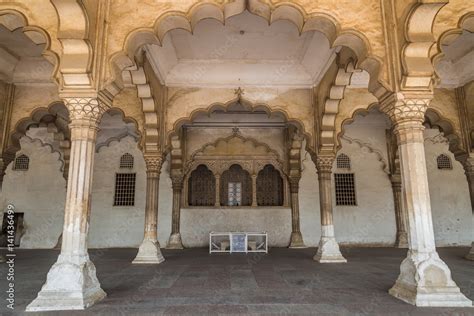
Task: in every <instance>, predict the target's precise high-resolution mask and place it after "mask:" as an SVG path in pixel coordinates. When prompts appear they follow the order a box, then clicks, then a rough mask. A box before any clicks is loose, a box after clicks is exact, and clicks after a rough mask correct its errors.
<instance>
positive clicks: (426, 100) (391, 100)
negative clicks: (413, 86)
mask: <svg viewBox="0 0 474 316" xmlns="http://www.w3.org/2000/svg"><path fill="white" fill-rule="evenodd" d="M432 99H433V95H432V94H431V93H425V94H413V95H411V94H403V93H394V94H392V95H391V96H389V97H387V98H385V99H384V100H383V101H382V102H381V103H380V105H381V107H380V109H381V110H382V111H383V112H384V113H385V114H387V115H388V116H389V118H390V119H391V120H392V122H393V123H394V124H395V125H397V124H401V123H404V122H413V121H415V122H419V123H423V121H424V120H425V112H426V110H427V109H428V107H429V105H430V102H431V100H432Z"/></svg>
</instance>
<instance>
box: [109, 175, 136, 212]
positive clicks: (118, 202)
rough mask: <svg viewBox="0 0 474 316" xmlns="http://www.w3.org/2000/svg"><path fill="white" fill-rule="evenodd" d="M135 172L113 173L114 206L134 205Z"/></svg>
mask: <svg viewBox="0 0 474 316" xmlns="http://www.w3.org/2000/svg"><path fill="white" fill-rule="evenodd" d="M136 177H137V175H136V173H117V174H116V175H115V194H114V206H133V205H135V183H136Z"/></svg>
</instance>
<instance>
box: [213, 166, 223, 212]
mask: <svg viewBox="0 0 474 316" xmlns="http://www.w3.org/2000/svg"><path fill="white" fill-rule="evenodd" d="M215 177H216V198H215V201H214V206H215V207H221V175H220V174H218V173H216V174H215Z"/></svg>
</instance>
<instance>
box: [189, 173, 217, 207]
mask: <svg viewBox="0 0 474 316" xmlns="http://www.w3.org/2000/svg"><path fill="white" fill-rule="evenodd" d="M188 192H189V193H188V204H189V205H190V206H214V204H215V196H216V193H215V192H216V178H215V177H214V175H213V174H212V171H210V170H209V169H208V168H207V167H206V166H205V165H199V166H198V167H197V168H196V169H195V170H194V171H193V172H191V176H190V177H189V180H188Z"/></svg>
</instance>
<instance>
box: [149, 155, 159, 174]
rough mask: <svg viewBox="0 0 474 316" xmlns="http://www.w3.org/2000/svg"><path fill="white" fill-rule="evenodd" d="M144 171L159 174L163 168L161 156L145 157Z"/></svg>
mask: <svg viewBox="0 0 474 316" xmlns="http://www.w3.org/2000/svg"><path fill="white" fill-rule="evenodd" d="M145 164H146V170H147V171H149V172H160V171H161V167H162V166H163V157H162V156H145Z"/></svg>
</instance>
